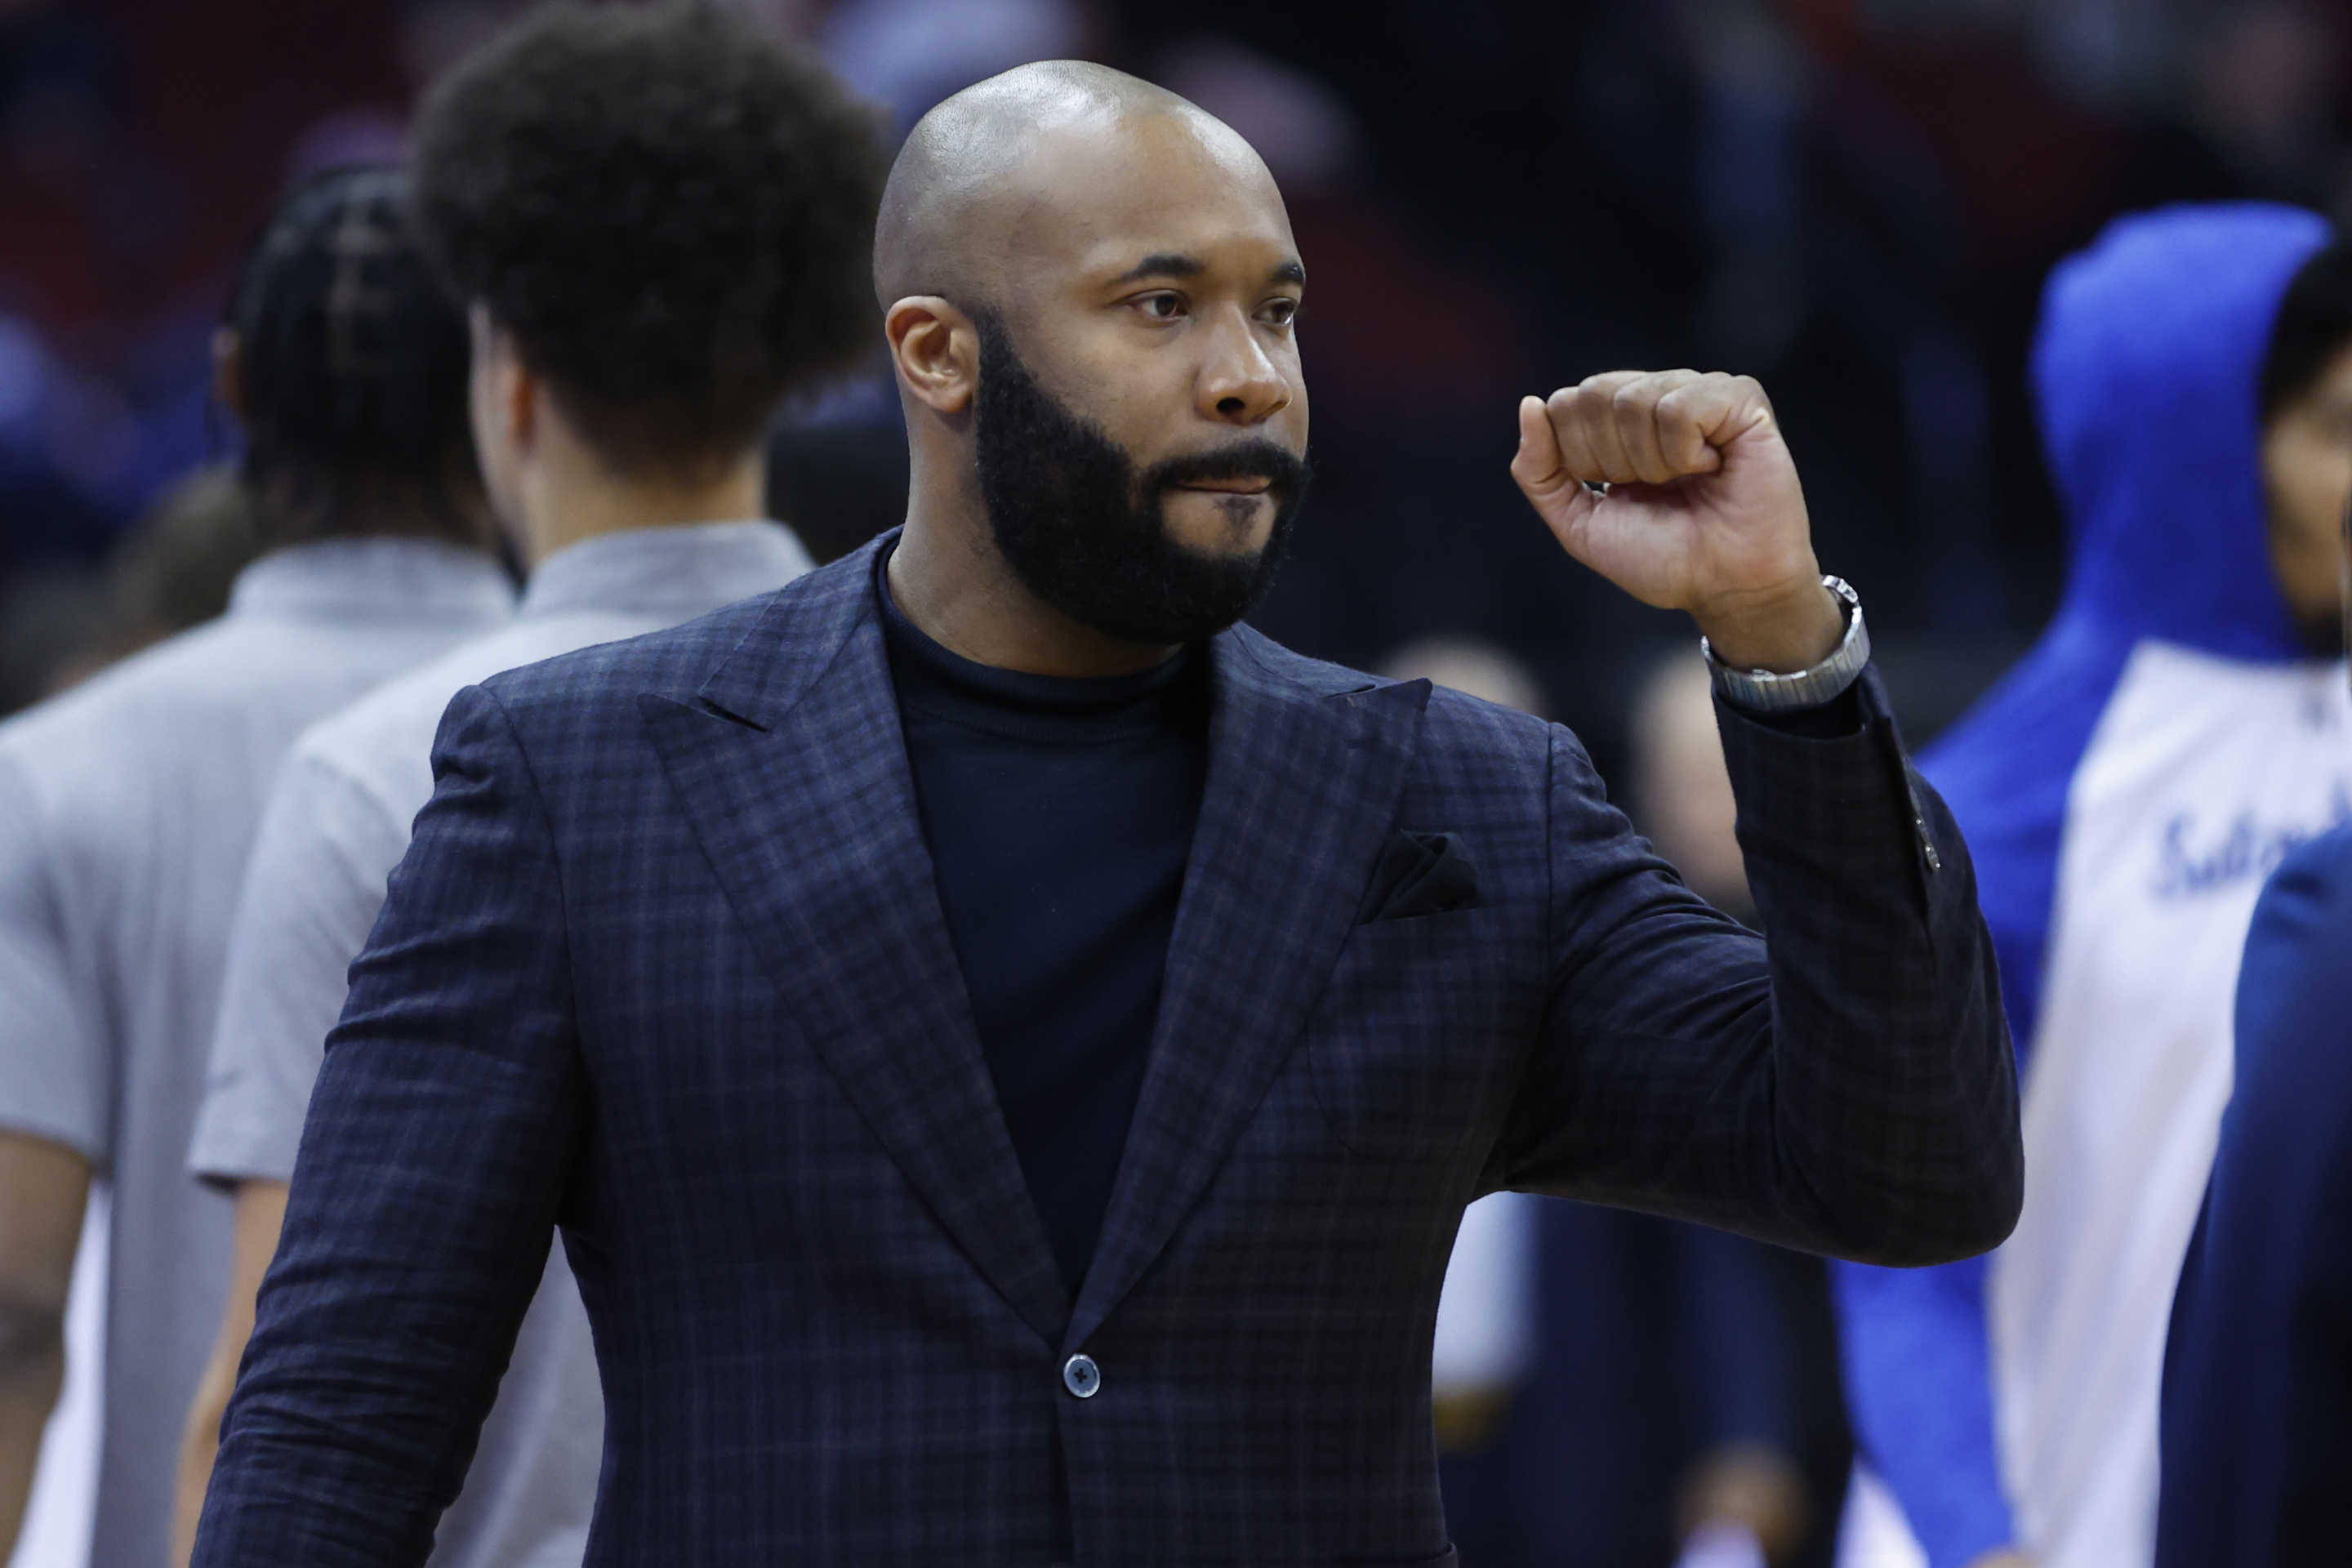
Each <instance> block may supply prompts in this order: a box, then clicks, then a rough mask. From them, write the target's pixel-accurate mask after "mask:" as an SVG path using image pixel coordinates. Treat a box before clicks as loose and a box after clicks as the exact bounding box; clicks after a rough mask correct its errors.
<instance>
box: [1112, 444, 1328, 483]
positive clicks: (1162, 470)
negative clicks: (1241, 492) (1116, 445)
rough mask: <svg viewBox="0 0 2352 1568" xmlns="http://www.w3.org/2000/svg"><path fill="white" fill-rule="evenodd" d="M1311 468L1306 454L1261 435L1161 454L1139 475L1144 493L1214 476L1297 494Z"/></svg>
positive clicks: (1311, 470) (1196, 481)
mask: <svg viewBox="0 0 2352 1568" xmlns="http://www.w3.org/2000/svg"><path fill="white" fill-rule="evenodd" d="M1313 472H1314V470H1313V468H1311V467H1310V466H1309V464H1308V463H1307V459H1306V458H1302V457H1300V456H1299V455H1298V454H1297V453H1296V452H1293V451H1291V450H1289V449H1288V448H1287V447H1278V446H1276V444H1275V443H1273V442H1272V441H1269V440H1267V439H1265V437H1262V436H1254V437H1247V438H1245V439H1244V440H1239V441H1234V442H1229V443H1227V444H1226V445H1224V446H1222V447H1210V448H1209V449H1208V450H1206V451H1202V452H1186V453H1182V454H1181V455H1179V456H1177V457H1173V458H1161V459H1160V461H1158V462H1156V463H1154V464H1152V465H1151V466H1150V468H1146V469H1144V470H1143V472H1142V474H1141V475H1140V476H1139V478H1140V482H1141V489H1142V491H1143V493H1144V494H1145V495H1156V494H1158V493H1159V492H1160V491H1161V490H1165V489H1173V488H1175V487H1176V486H1178V485H1197V484H1202V483H1206V482H1210V481H1213V480H1217V479H1264V480H1265V481H1266V483H1267V484H1268V485H1269V486H1271V487H1272V488H1273V489H1276V490H1279V491H1281V492H1283V493H1284V494H1286V495H1291V496H1296V495H1297V494H1299V493H1301V492H1302V491H1304V490H1305V489H1307V479H1308V478H1309V477H1310V476H1311V475H1312V473H1313Z"/></svg>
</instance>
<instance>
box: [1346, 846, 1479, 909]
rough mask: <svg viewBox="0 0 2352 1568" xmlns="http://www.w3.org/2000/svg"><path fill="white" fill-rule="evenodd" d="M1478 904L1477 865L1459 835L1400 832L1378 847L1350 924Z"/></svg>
mask: <svg viewBox="0 0 2352 1568" xmlns="http://www.w3.org/2000/svg"><path fill="white" fill-rule="evenodd" d="M1478 907H1479V903H1478V868H1477V867H1476V866H1475V865H1473V864H1472V863H1471V860H1470V856H1469V854H1468V852H1467V851H1465V849H1464V848H1463V847H1462V841H1461V840H1460V839H1458V838H1456V837H1454V835H1452V834H1451V833H1405V832H1402V831H1400V832H1396V833H1391V834H1390V835H1389V839H1388V842H1387V843H1386V844H1383V845H1381V858H1380V859H1379V860H1378V861H1377V862H1375V863H1374V865H1373V867H1372V879H1371V882H1370V885H1369V886H1367V887H1366V888H1365V889H1364V898H1363V901H1362V902H1361V903H1360V904H1358V905H1357V906H1356V923H1357V924H1359V925H1364V924H1369V923H1370V922H1371V921H1402V920H1410V919H1412V917H1413V916H1415V915H1440V914H1444V913H1445V912H1446V911H1448V910H1475V909H1476V908H1478Z"/></svg>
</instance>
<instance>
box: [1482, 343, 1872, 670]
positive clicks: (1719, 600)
mask: <svg viewBox="0 0 2352 1568" xmlns="http://www.w3.org/2000/svg"><path fill="white" fill-rule="evenodd" d="M1511 477H1512V478H1513V479H1517V481H1518V483H1519V489H1521V490H1523V491H1525V492H1526V494H1527V498H1528V500H1529V501H1531V502H1533V503H1534V505H1535V509H1536V511H1537V513H1538V515H1539V516H1541V517H1542V519H1543V520H1544V521H1545V522H1546V523H1547V524H1548V525H1549V527H1550V529H1551V531H1552V532H1553V534H1554V535H1555V536H1557V537H1558V539H1559V542H1560V543H1561V545H1563V546H1564V547H1565V548H1566V549H1567V551H1568V552H1569V553H1570V555H1573V556H1574V557H1576V559H1578V560H1579V561H1581V562H1582V563H1584V564H1586V565H1587V566H1590V567H1591V568H1592V569H1593V570H1594V571H1595V572H1598V573H1600V574H1601V575H1602V576H1604V577H1606V578H1608V579H1609V580H1610V581H1611V582H1612V583H1614V584H1617V585H1618V586H1619V587H1621V588H1622V589H1624V590H1625V591H1626V592H1627V593H1629V594H1631V595H1633V596H1634V597H1635V598H1637V599H1640V600H1641V601H1642V602H1643V603H1644V604H1649V605H1658V606H1660V607H1662V608H1665V609H1680V610H1687V611H1689V612H1690V614H1691V616H1693V617H1694V618H1695V619H1696V621H1697V622H1698V626H1699V630H1700V631H1702V632H1704V633H1706V637H1707V639H1708V640H1709V641H1710V642H1711V643H1713V644H1714V646H1715V650H1716V652H1717V655H1718V656H1719V657H1721V658H1723V660H1724V661H1725V662H1726V663H1727V664H1730V665H1733V666H1735V667H1737V668H1743V669H1748V668H1754V669H1770V670H1780V671H1784V672H1785V671H1794V670H1800V669H1804V668H1809V667H1810V666H1811V665H1814V664H1817V663H1819V662H1820V661H1821V660H1822V659H1824V658H1828V657H1829V656H1830V655H1831V654H1832V653H1833V652H1835V651H1836V649H1837V646H1838V643H1839V641H1840V639H1841V638H1842V637H1843V636H1844V632H1845V617H1844V615H1843V611H1842V610H1841V609H1840V608H1839V605H1838V603H1837V601H1836V599H1835V598H1834V597H1833V596H1832V595H1831V594H1830V592H1829V591H1828V590H1827V589H1825V588H1823V587H1822V573H1821V566H1820V563H1818V562H1816V561H1815V560H1814V559H1813V543H1812V530H1811V524H1810V522H1809V521H1807V518H1806V515H1805V494H1804V490H1803V489H1802V488H1801V486H1800V485H1799V484H1798V483H1797V466H1796V463H1795V462H1794V460H1793V459H1791V458H1790V456H1789V447H1788V444H1787V443H1786V442H1784V441H1782V440H1781V439H1780V425H1779V423H1778V422H1777V421H1776V420H1775V419H1774V418H1773V417H1772V405H1771V403H1770V402H1769V400H1768V399H1767V398H1766V397H1765V395H1764V389H1763V388H1762V387H1761V386H1759V385H1758V384H1756V383H1755V382H1754V381H1752V380H1750V379H1749V378H1748V377H1747V376H1744V375H1720V374H1711V375H1702V374H1699V373H1698V372H1696V371H1690V370H1664V371H1633V370H1620V371H1612V372H1610V373H1609V374H1606V375H1596V376H1593V377H1591V378H1590V379H1589V380H1587V381H1584V382H1582V383H1580V384H1577V385H1575V386H1564V387H1562V388H1560V389H1559V391H1558V392H1555V393H1553V394H1552V395H1551V396H1550V397H1549V398H1542V399H1538V398H1535V397H1528V398H1524V399H1522V400H1521V401H1520V404H1519V449H1518V454H1517V456H1516V457H1514V458H1512V459H1511ZM1588 483H1592V484H1605V485H1606V486H1608V489H1606V490H1605V491H1596V490H1593V489H1587V488H1586V487H1587V484H1588Z"/></svg>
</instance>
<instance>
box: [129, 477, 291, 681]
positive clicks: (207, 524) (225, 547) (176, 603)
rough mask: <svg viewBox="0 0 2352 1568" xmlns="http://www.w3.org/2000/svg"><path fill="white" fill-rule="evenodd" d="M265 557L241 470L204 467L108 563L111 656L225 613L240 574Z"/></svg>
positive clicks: (169, 494) (160, 503)
mask: <svg viewBox="0 0 2352 1568" xmlns="http://www.w3.org/2000/svg"><path fill="white" fill-rule="evenodd" d="M260 552H261V537H260V534H259V532H258V531H257V529H256V527H255V524H254V518H253V508H252V504H251V502H250V500H249V499H248V498H247V495H246V491H245V487H244V485H243V484H242V483H241V482H240V481H239V480H238V479H237V475H236V468H233V467H231V466H228V465H226V464H223V465H219V466H216V467H214V468H200V469H198V470H197V471H196V472H194V473H193V474H190V475H189V476H188V477H187V478H186V479H182V480H181V481H180V482H179V483H178V484H176V485H173V487H172V488H171V489H168V490H166V491H164V492H163V497H162V498H161V499H160V500H157V501H156V502H155V504H154V505H153V506H152V507H150V508H148V509H147V512H146V515H144V516H143V517H142V518H141V519H140V520H139V521H137V522H135V523H133V524H132V525H131V531H129V532H128V533H126V534H124V535H123V536H122V539H121V542H119V543H117V544H116V546H115V547H114V553H113V554H112V555H111V556H110V558H109V559H108V561H107V565H106V580H107V617H108V621H109V623H110V625H109V626H108V637H107V641H108V648H107V651H108V653H109V654H110V656H111V657H114V658H121V657H123V656H124V655H127V654H132V653H136V652H137V651H139V649H141V648H142V647H146V646H147V645H148V644H150V643H154V642H161V641H162V640H163V638H165V637H171V636H173V634H175V633H178V632H184V631H186V630H187V629H188V628H189V627H191V626H201V625H202V624H204V623H205V622H206V621H209V620H211V619H212V618H213V617H214V616H218V615H220V614H222V613H223V612H224V611H226V609H227V608H228V602H229V595H230V592H231V590H232V589H233V588H234V587H235V585H236V577H237V574H238V573H240V572H242V571H244V570H245V568H246V566H247V564H248V563H250V562H251V561H252V560H253V559H254V557H255V556H257V555H258V554H259V553H260Z"/></svg>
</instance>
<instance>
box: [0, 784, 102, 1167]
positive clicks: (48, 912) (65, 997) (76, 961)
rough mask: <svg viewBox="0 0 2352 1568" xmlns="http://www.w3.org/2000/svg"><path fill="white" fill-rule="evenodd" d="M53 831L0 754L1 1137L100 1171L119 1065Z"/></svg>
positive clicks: (28, 790)
mask: <svg viewBox="0 0 2352 1568" xmlns="http://www.w3.org/2000/svg"><path fill="white" fill-rule="evenodd" d="M56 849H57V845H56V838H55V827H54V826H53V825H52V824H51V823H50V822H49V821H47V819H46V817H45V815H44V814H43V812H42V811H41V809H40V804H39V801H38V800H37V797H36V795H34V793H33V790H32V786H31V784H29V782H28V781H27V780H26V778H25V776H24V774H23V773H22V772H21V771H20V770H19V768H18V766H17V764H16V760H15V759H13V758H11V757H9V756H7V755H5V754H0V1130H5V1131H11V1132H22V1133H29V1134H31V1135H32V1136H34V1137H37V1138H43V1139H47V1140H49V1141H51V1142H58V1143H62V1144H64V1145H65V1146H66V1147H68V1148H69V1149H71V1150H73V1151H74V1152H77V1153H79V1154H80V1155H81V1156H83V1157H84V1158H85V1159H87V1160H89V1162H90V1163H91V1164H93V1165H97V1166H103V1165H104V1164H105V1163H106V1162H107V1157H108V1154H109V1152H110V1142H111V1140H110V1132H111V1131H112V1121H113V1119H112V1118H111V1117H110V1115H108V1113H107V1110H108V1107H109V1106H110V1104H111V1103H112V1099H113V1095H112V1089H113V1082H114V1059H113V1052H112V1048H111V1044H110V1040H109V1038H108V1037H107V1035H106V1033H105V1031H104V1029H103V1027H102V1024H101V1020H100V1016H99V1014H98V1010H97V1009H96V1008H95V1007H94V1006H93V1005H92V1003H91V999H90V996H89V984H90V968H89V963H90V958H89V954H88V953H87V952H76V951H75V950H74V932H73V931H72V929H71V925H70V921H69V917H68V910H67V909H66V907H65V904H64V901H63V897H62V894H63V889H60V888H59V887H58V880H57V878H56V875H55V855H56Z"/></svg>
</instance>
